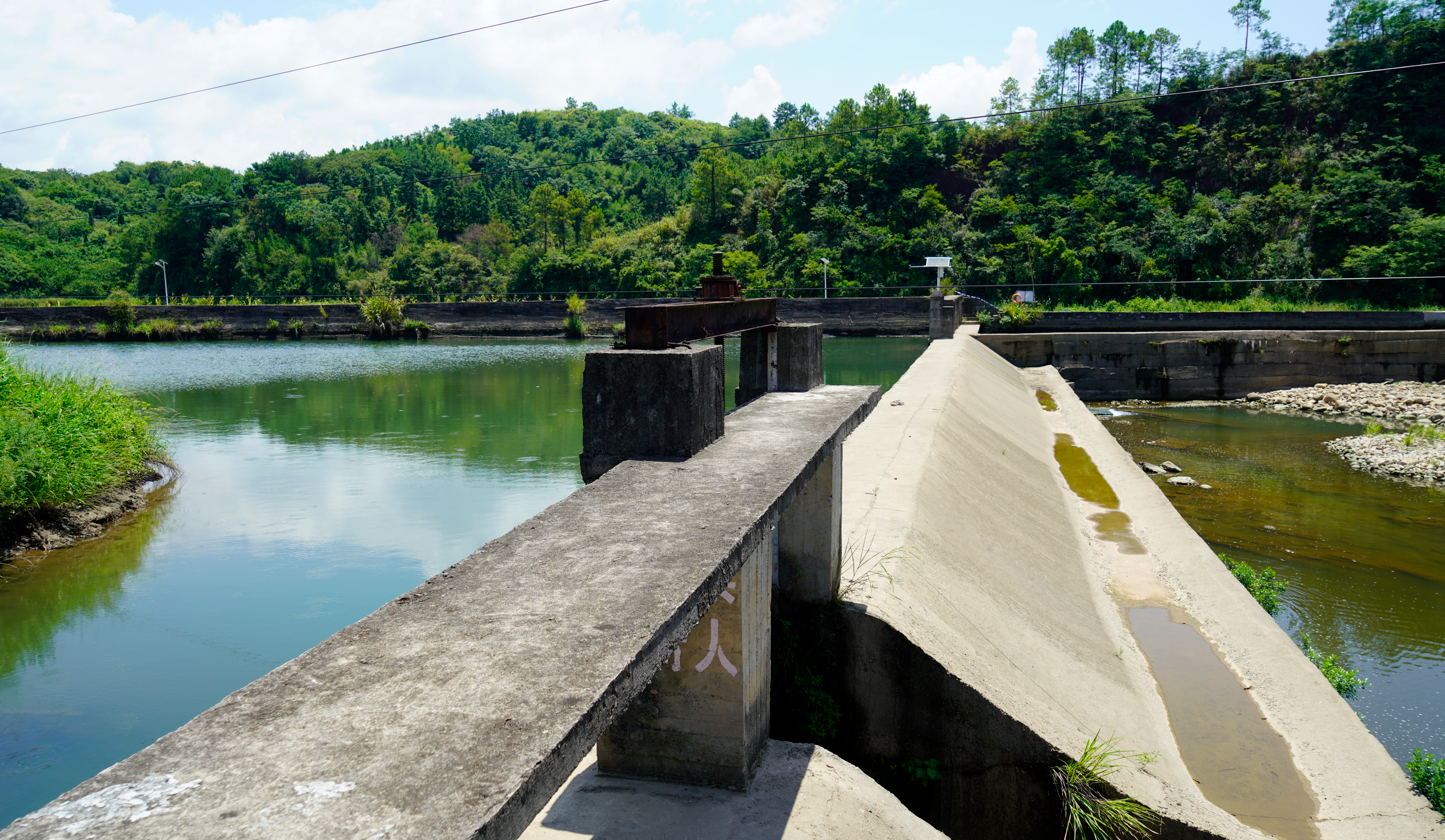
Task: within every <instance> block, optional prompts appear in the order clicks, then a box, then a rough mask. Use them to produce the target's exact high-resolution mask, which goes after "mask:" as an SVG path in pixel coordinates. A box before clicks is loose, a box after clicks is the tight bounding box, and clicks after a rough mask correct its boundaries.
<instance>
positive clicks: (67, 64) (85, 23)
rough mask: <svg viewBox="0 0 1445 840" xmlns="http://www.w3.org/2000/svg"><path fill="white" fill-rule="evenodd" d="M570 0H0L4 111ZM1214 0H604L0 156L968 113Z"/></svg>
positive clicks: (1210, 34)
mask: <svg viewBox="0 0 1445 840" xmlns="http://www.w3.org/2000/svg"><path fill="white" fill-rule="evenodd" d="M578 2H585V0H426V2H422V1H421V0H335V2H332V1H331V0H292V1H291V2H284V1H283V0H184V2H182V0H49V2H41V1H40V0H0V132H4V131H6V130H8V129H13V128H19V127H21V126H28V125H32V124H34V123H39V122H45V121H49V120H56V119H61V118H64V117H69V116H74V115H77V114H83V113H87V112H90V111H96V110H100V109H104V108H112V107H116V106H120V105H128V104H130V103H133V102H139V101H143V100H148V99H153V98H156V97H161V96H168V95H171V94H175V93H182V92H185V91H190V90H195V89H197V88H203V87H208V86H211V85H217V84H224V83H226V82H231V81H235V80H238V79H244V78H248V77H252V76H258V75H261V74H265V73H274V72H277V71H281V70H288V69H291V68H294V67H299V66H302V65H306V64H312V63H316V62H320V61H328V60H331V59H335V58H340V57H343V56H348V55H354V54H357V53H361V52H366V51H370V50H376V49H380V48H383V47H389V46H394V45H396V44H401V43H406V42H409V41H415V40H419V39H422V38H430V37H434V36H437V35H443V34H446V33H450V32H456V31H459V30H463V29H471V28H473V27H478V26H485V25H488V24H493V23H499V22H503V21H508V20H513V19H516V18H520V17H525V16H528V15H534V14H537V13H539V12H545V11H550V10H555V9H562V8H565V7H568V6H572V5H575V4H577V3H578ZM1231 5H1232V0H1199V1H1197V2H1191V3H1159V2H1146V0H1080V1H1078V2H1062V0H1013V2H1006V3H1000V2H989V3H983V2H959V1H958V0H954V2H942V0H781V1H780V2H762V0H606V2H603V3H601V4H599V5H594V6H591V7H588V8H584V9H579V10H574V11H566V12H562V13H559V14H556V15H551V16H548V17H544V18H541V19H537V20H531V21H525V22H521V23H515V24H509V25H506V26H501V27H498V28H495V29H492V30H489V31H486V32H479V33H474V34H470V35H462V36H459V37H456V38H450V39H447V40H443V41H439V42H434V43H430V44H424V45H421V46H416V47H410V48H407V49H405V50H399V51H395V52H390V53H387V54H385V55H381V56H373V57H369V58H364V59H359V60H356V61H349V62H344V63H341V64H336V65H332V66H329V67H325V68H320V69H316V70H307V71H304V72H301V73H297V74H292V75H289V76H284V77H281V78H275V79H267V80H264V81H259V82H253V83H250V84H246V85H240V86H236V87H232V88H228V89H226V90H223V91H216V92H211V93H203V94H198V95H196V96H189V97H185V98H182V99H178V100H173V101H170V102H164V103H160V104H155V105H147V106H143V107H140V108H133V109H129V110H125V111H121V112H119V113H113V114H107V115H104V116H99V117H90V118H87V119H82V120H75V121H72V122H66V123H61V124H59V125H51V126H45V127H43V128H35V129H30V130H27V131H20V132H14V133H9V134H0V164H3V165H5V166H9V167H16V168H22V169H33V170H40V169H50V168H66V169H73V170H76V171H80V172H94V171H98V170H104V169H109V168H111V167H112V166H114V165H115V164H116V163H117V162H118V161H121V160H129V161H133V162H144V161H148V160H180V161H193V160H198V161H201V162H203V163H208V164H212V165H221V166H227V167H230V168H232V169H235V170H238V171H239V170H244V169H245V168H246V167H247V166H249V165H250V164H252V163H254V162H256V161H259V160H264V159H265V158H266V156H267V155H269V154H270V153H272V152H276V151H305V152H309V153H311V154H324V153H325V152H327V151H328V150H331V149H342V148H347V147H351V146H355V145H358V144H361V143H366V142H368V141H372V140H377V139H381V138H383V137H389V136H393V135H396V134H405V133H410V132H413V131H417V130H419V129H422V128H425V127H428V126H431V125H445V124H446V123H447V122H448V121H450V120H451V118H453V117H473V116H477V115H480V114H485V113H487V112H488V111H490V110H492V109H494V108H501V109H503V110H507V111H518V110H527V109H534V108H537V109H540V108H560V107H563V105H564V104H565V102H566V100H567V98H568V97H574V98H575V99H576V100H577V101H578V102H593V103H595V104H596V105H597V106H598V107H600V108H617V107H623V108H630V109H632V110H637V111H653V110H658V109H665V108H667V107H668V106H669V105H670V104H671V103H673V102H678V103H681V104H686V105H687V106H688V107H690V108H691V109H692V111H693V113H694V114H695V115H696V116H698V117H700V118H702V119H708V120H714V121H719V122H726V121H727V119H728V118H729V117H730V116H731V115H732V114H734V113H741V114H743V115H744V116H756V115H757V114H760V113H764V114H771V113H772V110H773V108H774V107H776V106H777V104H778V103H780V102H783V101H789V102H793V103H795V104H802V103H804V102H807V103H810V104H812V105H813V106H814V107H816V108H817V109H818V110H819V111H820V112H823V113H826V112H827V111H828V110H829V109H830V108H832V107H833V106H834V105H835V104H836V103H837V102H838V101H839V100H840V99H842V98H844V97H853V98H855V99H861V98H862V97H863V96H864V95H865V94H866V93H867V92H868V90H869V89H870V88H871V87H873V85H875V84H877V83H880V82H882V83H884V84H887V85H888V86H889V87H890V88H892V89H894V90H895V91H896V90H899V89H903V88H906V89H908V90H912V91H914V92H915V93H916V94H918V97H919V100H920V101H921V102H924V103H927V104H928V105H930V106H931V107H932V109H933V114H934V115H935V116H937V115H939V114H947V115H949V116H954V117H961V116H971V115H976V114H983V113H985V112H986V111H987V110H988V100H989V97H991V96H993V95H995V94H996V93H997V91H998V87H999V85H1000V84H1001V83H1002V82H1003V80H1004V79H1006V78H1008V77H1009V76H1014V77H1016V78H1018V79H1019V80H1020V81H1021V82H1022V83H1023V84H1024V86H1025V88H1027V87H1028V86H1029V85H1030V83H1031V82H1032V80H1033V79H1034V77H1035V76H1036V75H1037V73H1038V71H1039V69H1040V67H1042V64H1043V55H1044V53H1045V50H1047V48H1048V45H1049V44H1050V43H1052V41H1053V40H1054V39H1055V38H1057V37H1058V36H1060V35H1062V34H1063V33H1064V32H1066V31H1068V30H1069V29H1070V28H1072V27H1075V26H1085V27H1088V28H1089V29H1091V30H1093V31H1094V32H1095V33H1098V32H1102V31H1103V30H1104V28H1105V27H1107V26H1108V25H1109V24H1110V23H1112V22H1113V21H1114V20H1122V21H1124V23H1125V24H1127V25H1128V26H1129V28H1130V29H1145V30H1147V31H1153V30H1154V29H1156V28H1159V27H1167V28H1168V29H1170V30H1172V31H1174V32H1175V33H1177V34H1178V35H1180V36H1181V38H1182V39H1183V43H1184V45H1186V46H1194V45H1198V46H1200V47H1201V48H1203V49H1206V50H1210V51H1213V50H1216V49H1219V48H1221V47H1228V48H1238V47H1240V46H1242V44H1243V33H1242V32H1240V31H1239V30H1237V29H1236V28H1235V27H1234V24H1233V20H1232V19H1231V18H1230V16H1229V13H1228V9H1229V7H1230V6H1231ZM1265 8H1266V9H1267V10H1268V11H1269V12H1270V13H1271V14H1272V19H1271V20H1270V21H1269V22H1268V23H1267V24H1266V26H1267V27H1268V28H1269V29H1270V30H1272V31H1274V32H1278V33H1280V34H1282V35H1284V36H1285V37H1287V38H1289V39H1291V40H1292V41H1294V42H1295V43H1297V44H1301V45H1303V46H1305V47H1311V48H1313V47H1322V46H1324V45H1325V43H1326V40H1327V38H1326V32H1327V28H1328V22H1327V19H1326V17H1327V14H1328V8H1329V4H1328V2H1326V0H1314V2H1303V0H1289V2H1282V0H1265Z"/></svg>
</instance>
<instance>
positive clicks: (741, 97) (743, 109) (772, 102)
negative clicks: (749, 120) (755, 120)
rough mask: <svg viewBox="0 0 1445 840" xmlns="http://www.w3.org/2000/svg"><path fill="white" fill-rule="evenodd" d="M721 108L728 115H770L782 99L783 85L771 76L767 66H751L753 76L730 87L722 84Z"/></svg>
mask: <svg viewBox="0 0 1445 840" xmlns="http://www.w3.org/2000/svg"><path fill="white" fill-rule="evenodd" d="M722 94H723V110H724V111H726V112H727V113H728V116H731V115H733V114H741V115H743V116H745V117H756V116H757V115H758V114H767V115H769V117H771V116H772V113H773V109H774V108H776V107H778V104H779V103H781V102H782V101H783V86H782V85H780V84H778V80H777V79H774V78H773V74H772V72H771V71H769V70H768V68H766V67H764V66H763V65H761V64H759V65H758V66H756V67H754V68H753V77H752V78H751V79H748V80H747V81H746V82H743V83H742V84H740V85H738V86H737V87H732V86H730V85H723V89H722Z"/></svg>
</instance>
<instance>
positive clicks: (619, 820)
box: [522, 741, 943, 840]
mask: <svg viewBox="0 0 1445 840" xmlns="http://www.w3.org/2000/svg"><path fill="white" fill-rule="evenodd" d="M785 833H786V836H788V837H812V836H818V837H844V836H847V837H862V838H880V839H881V838H900V839H901V838H940V837H942V836H943V835H941V834H939V833H938V832H937V831H935V830H934V829H933V828H931V827H929V826H928V824H927V823H925V822H923V820H921V819H919V818H918V817H916V816H914V815H913V814H912V813H910V812H909V811H908V809H906V808H904V807H903V805H902V804H901V803H899V802H898V800H897V799H896V798H894V797H893V795H892V794H890V793H888V792H887V791H885V790H884V789H882V788H881V787H878V786H877V785H876V784H875V783H874V782H873V780H872V779H869V778H868V777H867V776H866V775H864V774H863V773H862V772H861V771H860V770H858V769H857V768H856V767H853V766H852V765H850V764H848V763H847V762H845V761H843V760H842V759H840V758H838V757H837V756H836V755H834V754H833V753H831V752H829V751H828V750H826V749H823V748H822V747H817V746H814V745H812V744H794V743H788V742H786V741H769V742H768V747H767V750H766V751H765V752H764V754H763V760H762V764H761V766H760V767H759V768H758V774H757V777H756V778H755V779H754V781H753V786H752V789H751V790H749V791H748V792H746V793H742V792H737V791H729V790H719V789H716V788H706V787H695V786H691V785H678V784H672V783H669V782H654V781H645V780H640V779H625V778H618V777H616V776H599V775H598V774H597V752H596V750H593V751H592V752H591V753H589V754H588V756H587V757H586V758H584V759H583V760H582V763H581V764H580V765H579V766H578V768H577V770H576V771H574V772H573V774H572V777H571V778H570V779H568V781H567V784H566V785H564V786H563V788H562V790H561V791H559V792H558V793H557V795H556V796H554V797H553V798H552V801H551V802H549V803H548V804H547V807H546V808H545V809H544V810H543V811H542V813H541V814H539V815H538V816H537V818H536V819H535V820H533V822H532V824H531V826H530V827H529V828H528V829H527V830H526V831H525V832H524V833H523V834H522V838H523V840H544V839H545V840H563V838H569V840H576V838H578V837H589V838H599V840H600V839H601V838H606V840H629V838H630V840H643V838H647V840H654V838H680V837H686V838H689V840H743V839H744V838H747V840H781V838H783V837H784V836H785Z"/></svg>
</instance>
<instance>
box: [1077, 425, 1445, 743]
mask: <svg viewBox="0 0 1445 840" xmlns="http://www.w3.org/2000/svg"><path fill="white" fill-rule="evenodd" d="M1104 424H1105V426H1106V427H1108V428H1109V430H1110V431H1111V432H1113V434H1114V435H1115V437H1116V438H1117V439H1118V440H1119V442H1120V443H1121V444H1122V445H1123V446H1124V448H1125V449H1126V450H1128V451H1129V452H1130V453H1131V454H1133V455H1134V457H1135V459H1136V460H1141V461H1151V462H1153V463H1156V464H1157V463H1159V462H1160V461H1163V460H1171V461H1173V462H1175V463H1176V464H1178V465H1179V466H1180V467H1182V468H1183V470H1184V473H1185V474H1187V475H1190V476H1192V477H1193V478H1195V479H1197V480H1199V481H1201V482H1203V483H1205V484H1209V485H1212V486H1213V488H1214V489H1212V490H1202V489H1200V488H1198V487H1187V486H1186V487H1176V486H1173V485H1169V484H1166V483H1164V481H1163V479H1164V478H1165V477H1166V476H1157V477H1156V478H1155V480H1156V481H1157V482H1158V483H1159V485H1160V487H1161V489H1162V490H1163V491H1164V493H1165V495H1167V496H1168V497H1169V499H1170V500H1171V501H1172V502H1173V503H1174V506H1175V507H1176V508H1177V509H1178V510H1179V512H1180V513H1181V514H1182V515H1183V516H1184V518H1185V519H1186V520H1187V521H1188V522H1189V524H1190V525H1192V526H1193V527H1194V529H1195V530H1196V531H1198V532H1199V533H1200V534H1201V535H1202V536H1203V537H1204V538H1205V539H1206V540H1207V541H1208V542H1209V543H1210V545H1211V546H1213V547H1214V549H1215V550H1216V551H1217V552H1220V553H1222V554H1228V555H1230V556H1232V557H1234V558H1237V559H1242V560H1247V561H1248V562H1250V563H1251V564H1255V565H1258V564H1264V565H1269V566H1272V567H1274V568H1275V569H1276V570H1277V571H1278V572H1279V574H1280V575H1281V576H1282V577H1283V578H1285V579H1287V580H1288V581H1289V588H1288V589H1287V590H1286V591H1285V595H1284V599H1283V601H1284V607H1283V609H1281V610H1280V613H1279V615H1278V616H1277V620H1278V621H1279V623H1280V625H1281V626H1282V627H1283V628H1284V629H1285V630H1286V631H1288V632H1289V633H1291V635H1296V636H1297V635H1298V634H1299V632H1301V631H1305V632H1308V633H1309V634H1310V636H1311V638H1312V639H1313V641H1314V643H1315V646H1316V647H1318V648H1320V649H1321V650H1323V651H1325V652H1326V653H1338V654H1340V655H1341V661H1342V662H1343V663H1344V664H1346V665H1347V666H1348V667H1350V668H1357V669H1359V671H1360V674H1361V675H1362V676H1365V677H1368V678H1369V680H1370V687H1369V688H1367V689H1365V690H1364V691H1361V692H1360V693H1359V694H1357V695H1356V696H1355V697H1353V698H1351V699H1350V700H1349V703H1350V705H1351V706H1352V707H1353V708H1354V709H1355V711H1357V712H1359V713H1360V714H1361V715H1362V717H1363V718H1364V721H1365V724H1366V725H1367V726H1368V727H1369V728H1370V731H1371V732H1373V733H1374V734H1375V736H1376V737H1377V738H1379V739H1380V741H1381V743H1383V744H1384V745H1385V747H1386V749H1388V750H1389V751H1390V754H1391V755H1392V756H1393V757H1394V758H1395V760H1396V761H1398V762H1400V763H1401V764H1402V765H1403V764H1404V762H1405V761H1407V760H1408V759H1409V757H1410V751H1411V750H1413V749H1415V748H1417V747H1418V748H1422V749H1427V750H1430V751H1431V752H1434V753H1435V754H1437V755H1439V754H1442V753H1445V528H1442V526H1445V489H1442V488H1438V487H1436V488H1430V487H1417V486H1412V485H1410V484H1406V483H1402V482H1398V481H1392V480H1390V479H1386V478H1380V477H1377V476H1374V475H1370V474H1368V473H1364V472H1360V471H1358V470H1353V469H1351V468H1350V467H1349V466H1348V465H1347V464H1346V463H1345V462H1344V460H1343V459H1341V458H1340V457H1339V456H1337V455H1334V454H1333V453H1331V452H1329V451H1328V450H1326V449H1325V448H1324V444H1325V443H1326V442H1327V441H1329V440H1332V439H1334V438H1337V437H1342V436H1346V435H1351V434H1358V433H1359V432H1360V431H1362V427H1359V426H1354V425H1348V424H1341V423H1333V422H1327V421H1323V420H1315V419H1311V418H1307V417H1286V416H1280V415H1273V414H1264V413H1251V412H1248V411H1246V410H1243V409H1232V408H1178V409H1143V410H1140V411H1139V413H1137V414H1134V415H1132V416H1125V417H1116V418H1113V419H1106V420H1105V421H1104Z"/></svg>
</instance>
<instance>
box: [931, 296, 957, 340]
mask: <svg viewBox="0 0 1445 840" xmlns="http://www.w3.org/2000/svg"><path fill="white" fill-rule="evenodd" d="M956 306H957V304H956V301H954V300H950V299H949V298H947V297H944V295H943V292H942V291H940V290H938V289H935V290H934V292H933V296H932V297H931V298H929V299H928V340H929V341H933V340H936V339H940V338H953V334H954V333H955V332H957V329H958V323H957V321H956V317H955V312H954V310H955V308H956Z"/></svg>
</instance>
